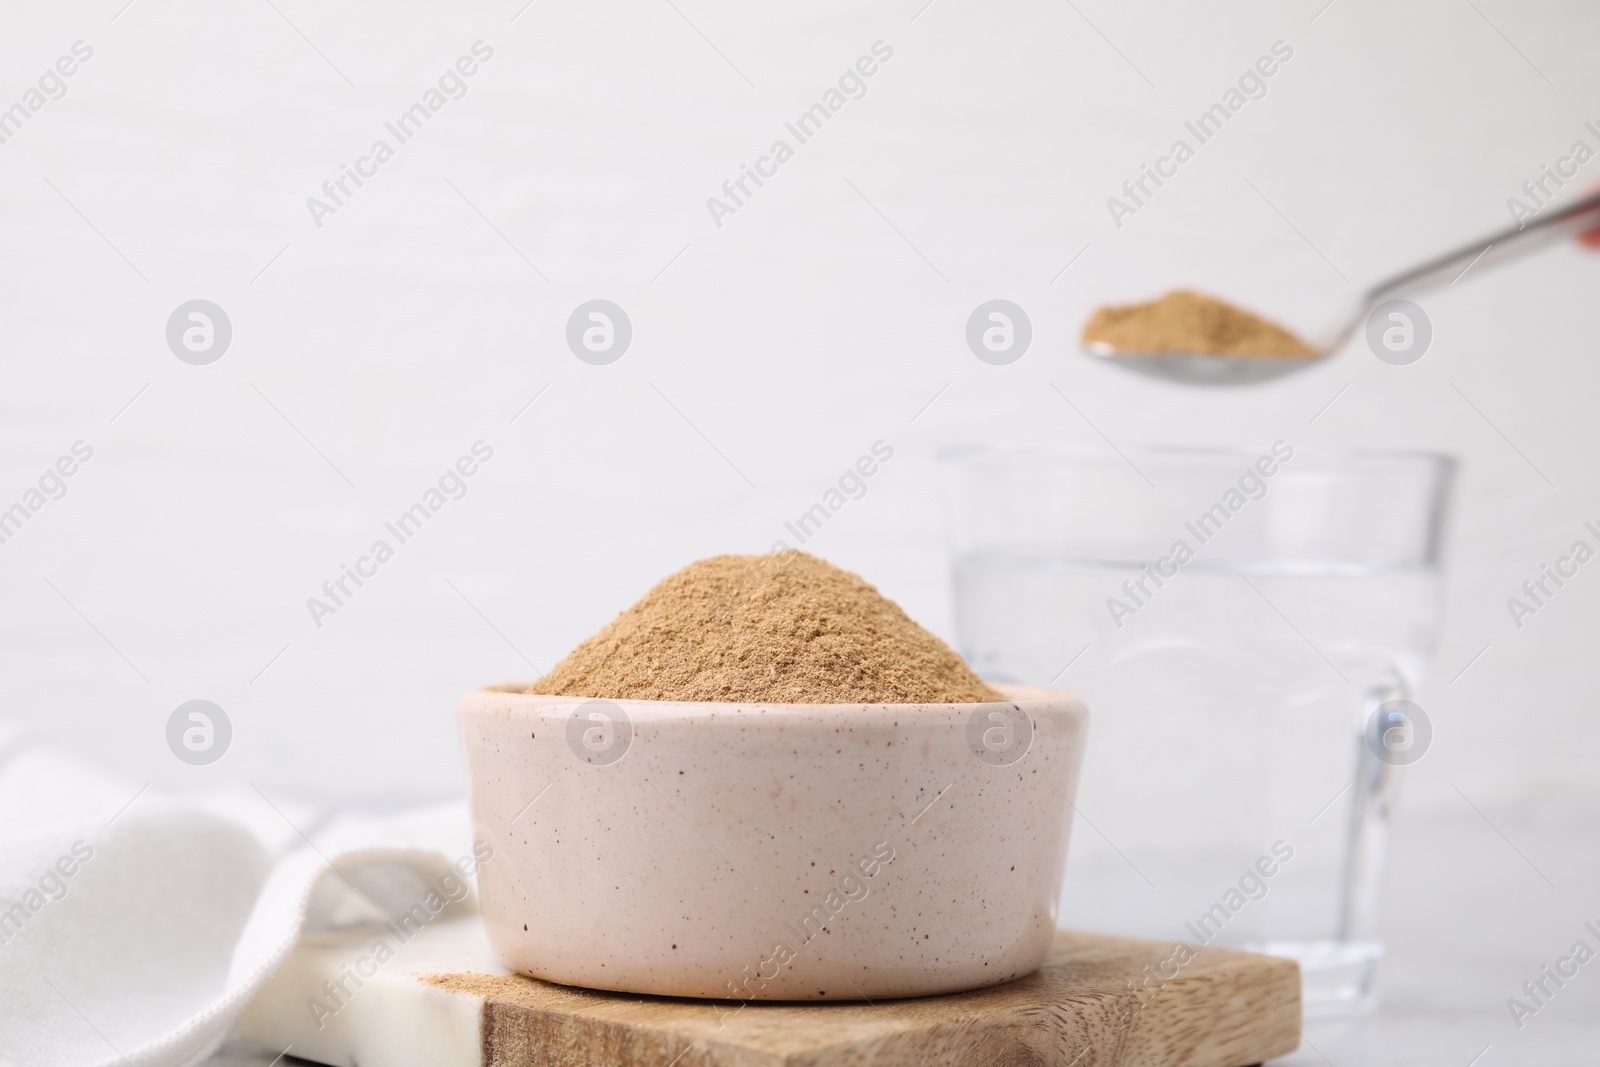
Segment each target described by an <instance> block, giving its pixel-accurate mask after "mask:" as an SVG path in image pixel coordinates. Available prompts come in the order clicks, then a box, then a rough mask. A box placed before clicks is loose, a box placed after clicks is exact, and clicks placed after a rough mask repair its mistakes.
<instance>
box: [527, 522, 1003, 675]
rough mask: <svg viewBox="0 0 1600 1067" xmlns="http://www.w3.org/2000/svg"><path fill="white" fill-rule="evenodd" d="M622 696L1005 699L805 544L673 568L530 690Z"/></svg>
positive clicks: (938, 642)
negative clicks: (799, 547) (805, 549)
mask: <svg viewBox="0 0 1600 1067" xmlns="http://www.w3.org/2000/svg"><path fill="white" fill-rule="evenodd" d="M528 692H530V693H542V694H549V695H554V696H576V697H603V698H608V699H613V700H697V701H724V702H735V701H744V702H757V703H768V704H965V703H977V702H982V701H990V700H995V701H998V700H1004V699H1005V697H1003V696H1001V695H1000V694H999V693H998V692H996V691H995V690H993V689H991V688H989V686H987V685H985V684H984V683H983V681H982V680H981V679H980V678H979V677H978V676H977V675H976V674H974V673H973V672H972V669H971V668H970V667H968V666H967V665H966V663H965V661H963V660H962V659H961V657H960V656H958V655H957V654H956V653H955V652H954V651H952V650H951V648H950V647H949V646H948V645H946V644H945V643H944V642H943V641H941V640H939V638H937V637H935V636H934V635H933V634H931V633H929V632H928V631H927V630H924V629H923V628H922V627H921V626H918V625H917V624H916V623H915V622H912V621H911V619H910V617H909V616H907V615H906V613H905V612H904V611H902V610H901V609H900V606H899V605H898V604H896V603H895V602H894V601H892V600H890V599H889V598H887V597H885V596H884V595H883V594H882V593H879V592H878V591H877V590H876V589H874V588H873V587H872V586H870V585H868V584H867V583H866V582H864V581H863V580H862V579H861V578H860V577H858V576H857V575H855V574H852V573H850V572H849V571H846V570H842V569H841V568H839V567H835V566H834V565H833V564H831V563H828V562H826V561H824V560H821V559H818V558H817V557H816V556H812V555H809V554H807V553H805V552H800V551H797V550H792V549H791V550H789V551H785V552H774V553H770V554H768V555H765V556H712V557H711V558H709V559H703V560H700V561H699V562H698V563H691V564H689V566H687V567H685V568H683V569H682V570H680V571H677V572H676V573H673V574H669V575H668V576H667V577H665V578H663V579H662V580H661V581H660V582H659V583H657V584H656V586H655V587H654V588H653V589H651V590H650V591H649V592H648V593H646V594H645V595H644V596H643V597H642V598H641V599H640V600H639V602H638V603H636V604H634V605H633V606H632V607H631V608H628V609H627V610H626V611H624V612H623V613H622V614H620V615H618V616H617V617H616V618H615V619H613V620H612V621H611V622H609V623H607V624H606V626H605V627H604V628H603V629H602V630H600V632H599V633H597V634H595V635H594V636H593V637H590V638H589V639H588V640H586V641H584V642H583V643H582V644H580V645H579V646H578V647H577V648H575V649H573V650H572V652H571V653H570V654H568V656H567V657H566V658H565V659H563V660H562V661H561V662H560V663H558V664H556V665H555V667H553V668H552V669H551V671H550V673H549V674H546V675H545V676H544V677H543V678H540V679H539V680H538V681H537V682H535V683H534V684H533V686H532V687H531V688H529V689H528Z"/></svg>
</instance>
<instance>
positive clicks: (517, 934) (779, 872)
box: [458, 686, 1088, 1000]
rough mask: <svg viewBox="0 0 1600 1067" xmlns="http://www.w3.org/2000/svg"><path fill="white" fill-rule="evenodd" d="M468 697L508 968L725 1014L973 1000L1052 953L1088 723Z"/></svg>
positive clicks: (477, 820) (1045, 706)
mask: <svg viewBox="0 0 1600 1067" xmlns="http://www.w3.org/2000/svg"><path fill="white" fill-rule="evenodd" d="M524 688H526V687H525V686H497V687H493V688H489V689H479V690H475V691H473V692H471V693H468V694H466V696H464V697H463V698H462V699H461V703H460V706H459V709H458V715H459V720H460V728H461V743H462V748H463V750H464V752H465V755H466V764H467V779H468V799H469V802H470V804H471V807H472V817H473V826H474V833H475V835H476V837H477V839H478V840H479V841H482V842H485V843H487V844H488V845H489V846H490V848H491V849H492V850H493V853H492V856H491V857H490V858H489V859H488V860H487V861H486V862H484V863H483V864H482V866H481V868H480V870H479V875H478V881H479V889H480V892H481V896H482V904H483V914H484V922H485V925H486V927H487V929H488V935H489V941H490V943H491V944H492V945H493V946H494V948H495V950H496V952H498V953H499V955H500V956H501V958H502V959H504V960H505V962H506V964H507V965H509V966H511V967H513V968H515V969H516V970H518V971H521V972H523V973H525V974H530V975H533V976H535V977H537V978H544V979H547V980H550V981H554V982H563V983H567V984H570V985H581V986H590V987H594V988H599V989H617V990H625V991H628V992H635V993H656V994H664V995H670V996H687V997H712V998H727V999H737V1000H856V999H863V998H870V999H874V1000H875V999H878V998H880V997H910V996H921V995H925V994H932V993H948V992H954V991H957V990H963V989H975V988H978V987H981V986H987V985H993V984H995V983H998V982H1004V981H1008V980H1010V979H1013V978H1018V977H1020V976H1022V975H1025V974H1027V973H1029V972H1031V971H1033V970H1034V969H1036V968H1037V967H1038V966H1039V965H1040V964H1041V963H1042V962H1043V961H1044V958H1045V953H1046V951H1047V950H1048V948H1049V946H1050V941H1051V937H1052V935H1053V933H1054V930H1055V926H1056V921H1055V912H1056V901H1057V899H1058V897H1059V889H1060V883H1061V873H1062V869H1063V867H1064V866H1065V861H1066V849H1067V834H1068V830H1069V828H1070V826H1071V820H1070V818H1069V817H1068V812H1069V811H1070V807H1069V804H1068V801H1070V800H1072V799H1073V798H1074V796H1075V793H1076V791H1077V784H1078V769H1079V765H1080V764H1081V762H1082V759H1083V747H1084V740H1085V736H1086V733H1087V724H1088V712H1087V711H1086V710H1085V708H1084V706H1083V703H1082V702H1081V701H1080V700H1078V699H1077V698H1076V697H1074V696H1072V695H1070V694H1067V693H1060V692H1054V691H1051V690H1044V689H1024V688H1019V687H1000V688H1001V689H1002V692H1004V693H1005V695H1006V696H1007V697H1008V698H1010V700H1011V701H1014V703H1002V704H934V705H915V704H898V705H896V704H888V705H885V704H877V705H870V704H711V703H670V702H663V701H638V700H621V701H603V700H584V699H581V698H573V697H547V696H529V695H527V694H524V693H522V692H520V690H521V689H524Z"/></svg>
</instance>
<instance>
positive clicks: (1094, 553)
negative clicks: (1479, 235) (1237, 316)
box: [942, 441, 1455, 1016]
mask: <svg viewBox="0 0 1600 1067" xmlns="http://www.w3.org/2000/svg"><path fill="white" fill-rule="evenodd" d="M942 460H943V474H944V488H945V490H946V497H947V501H946V503H947V510H948V514H949V517H950V524H951V531H952V536H953V545H954V583H955V602H956V626H957V632H958V640H959V644H960V647H961V651H962V653H963V654H964V655H965V656H966V658H967V661H968V662H969V663H970V664H972V666H973V667H974V669H976V670H977V671H978V673H979V674H980V675H982V676H984V677H985V678H989V679H993V680H995V681H1002V682H1020V683H1025V684H1034V685H1054V686H1058V687H1066V688H1071V689H1073V690H1076V691H1077V692H1079V693H1081V694H1082V695H1083V696H1084V697H1085V699H1086V700H1087V701H1088V704H1089V708H1090V714H1091V717H1092V718H1091V722H1092V725H1091V731H1090V732H1091V734H1092V739H1091V741H1090V744H1089V754H1088V760H1087V763H1086V766H1085V768H1084V777H1083V782H1082V786H1081V792H1080V797H1079V802H1078V805H1077V817H1078V820H1079V821H1080V822H1081V823H1082V825H1081V826H1080V827H1079V828H1078V829H1077V830H1076V831H1075V832H1074V833H1073V850H1072V855H1071V858H1070V860H1069V863H1068V870H1067V874H1066V878H1065V880H1064V882H1063V885H1064V890H1063V898H1062V906H1061V915H1062V918H1063V921H1064V922H1065V923H1067V924H1069V925H1075V926H1083V927H1090V928H1099V929H1104V930H1107V931H1111V932H1115V933H1124V934H1135V935H1143V936H1151V937H1160V938H1167V939H1176V940H1182V941H1186V942H1190V943H1214V944H1223V945H1234V946H1239V947H1248V948H1252V949H1255V950H1258V951H1266V952H1272V953H1275V954H1279V955H1287V956H1290V957H1293V958H1294V959H1296V960H1298V961H1299V962H1300V964H1301V968H1302V975H1303V981H1304V996H1305V1010H1306V1013H1307V1015H1309V1016H1316V1015H1334V1014H1342V1013H1345V1012H1348V1011H1352V1010H1356V1009H1359V1008H1362V1007H1365V1006H1366V1005H1368V1004H1369V1003H1370V1002H1371V998H1372V994H1373V983H1374V979H1375V975H1376V968H1377V964H1378V960H1379V958H1380V956H1381V955H1382V951H1383V948H1382V941H1381V939H1380V936H1379V926H1378V919H1379V914H1378V913H1379V888H1380V884H1381V879H1382V873H1383V872H1382V867H1383V858H1384V851H1385V847H1386V844H1387V838H1388V830H1389V820H1390V814H1391V811H1392V808H1393V804H1394V800H1395V795H1396V790H1397V787H1398V784H1399V778H1400V775H1401V773H1402V768H1403V766H1404V765H1405V764H1407V763H1409V762H1414V761H1415V760H1416V759H1417V758H1420V757H1421V755H1422V753H1423V752H1425V751H1426V749H1427V744H1428V740H1429V738H1430V737H1431V729H1430V726H1429V723H1428V720H1427V715H1426V712H1425V711H1424V710H1423V709H1421V708H1419V707H1418V706H1417V705H1416V704H1415V703H1414V702H1413V701H1412V699H1411V696H1412V693H1413V692H1414V690H1415V688H1416V686H1417V685H1418V683H1419V681H1420V680H1421V677H1422V674H1423V671H1424V668H1425V667H1426V665H1427V663H1428V661H1429V659H1430V658H1431V656H1432V654H1433V652H1434V646H1435V643H1436V640H1437V636H1438V631H1439V621H1440V613H1441V585H1442V582H1441V574H1440V568H1441V552H1442V547H1443V539H1444V538H1443V534H1444V527H1445V520H1446V514H1447V511H1448V507H1449V498H1450V490H1451V484H1452V481H1453V478H1454V472H1455V462H1454V461H1453V460H1451V459H1449V458H1447V457H1443V456H1437V455H1429V454H1423V453H1417V452H1378V451H1359V450H1327V449H1312V448H1303V447H1295V446H1292V445H1290V444H1288V443H1286V442H1281V441H1280V442H1277V443H1276V444H1275V445H1272V446H1265V447H1262V448H1258V449H1200V448H1143V449H1123V450H1120V451H1118V450H1113V449H1100V448H1086V447H1085V448H1079V447H1048V446H1044V447H1041V446H1015V447H967V448H958V449H953V450H950V451H948V452H946V453H945V454H944V455H943V457H942Z"/></svg>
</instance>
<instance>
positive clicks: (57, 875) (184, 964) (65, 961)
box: [0, 726, 475, 1067]
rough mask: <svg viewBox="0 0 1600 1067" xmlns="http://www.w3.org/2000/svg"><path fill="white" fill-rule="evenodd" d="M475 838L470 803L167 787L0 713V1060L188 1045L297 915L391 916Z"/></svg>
mask: <svg viewBox="0 0 1600 1067" xmlns="http://www.w3.org/2000/svg"><path fill="white" fill-rule="evenodd" d="M469 856H470V843H469V835H468V830H467V818H466V811H465V806H464V805H460V804H455V805H449V806H445V807H440V808H431V809H425V810H422V811H416V812H411V813H407V814H405V815H401V816H394V817H388V818H383V819H372V818H355V817H345V818H340V819H335V820H330V819H326V818H320V817H319V815H318V813H317V812H316V811H314V810H309V809H307V808H306V807H304V806H303V805H290V804H287V803H285V802H284V801H283V800H282V799H279V798H269V797H268V796H267V795H266V794H265V793H263V792H262V791H260V790H257V789H255V788H254V787H245V788H242V789H239V790H234V791H230V792H228V793H224V794H221V795H218V796H213V797H208V798H206V799H205V800H204V801H202V802H195V801H187V802H178V801H175V800H171V799H168V798H164V797H161V796H158V795H156V791H155V790H151V789H140V788H139V786H138V784H137V783H123V782H119V781H117V780H116V779H114V778H111V777H109V776H105V775H101V774H97V773H95V772H93V771H92V770H89V769H87V768H84V767H82V766H79V765H76V764H74V763H73V762H72V761H71V760H68V759H65V758H63V757H62V756H61V755H59V754H58V753H56V752H53V751H52V750H50V749H49V748H48V747H47V746H44V745H40V744H37V743H30V741H29V739H27V738H25V737H20V736H18V735H16V734H15V733H14V732H7V731H6V729H5V728H4V727H3V726H0V1064H4V1065H12V1064H14V1065H18V1067H113V1065H117V1067H182V1065H186V1064H191V1063H195V1062H196V1061H198V1060H201V1059H204V1058H205V1057H206V1056H208V1055H209V1054H210V1053H211V1052H212V1051H213V1050H215V1049H216V1048H217V1047H218V1045H219V1044H221V1042H222V1041H223V1039H224V1038H225V1037H227V1035H228V1033H229V1030H230V1028H231V1027H232V1024H233V1021H234V1019H235V1018H237V1016H238V1015H239V1013H240V1012H241V1011H242V1010H243V1009H244V1006H245V1005H246V1004H247V1003H248V1002H249V1000H250V998H251V997H252V996H253V995H254V994H255V992H256V991H257V990H259V989H260V988H261V987H262V985H264V984H265V982H266V981H267V979H268V978H269V977H270V976H271V975H272V973H273V970H274V968H276V967H277V966H278V964H279V962H280V961H281V960H282V959H283V958H284V956H285V955H286V954H287V953H288V951H289V950H290V948H292V947H293V945H294V944H295V942H296V941H297V940H298V939H299V937H300V936H301V935H302V933H308V932H313V931H318V930H327V929H331V928H336V927H339V926H344V925H349V924H352V923H359V922H371V921H380V922H381V921H384V920H388V919H393V918H396V917H398V916H399V915H401V914H404V913H406V912H408V911H410V910H411V909H413V908H414V907H415V906H416V905H417V903H418V902H419V901H421V900H423V899H425V898H426V897H427V895H428V893H429V892H430V890H431V889H432V888H433V887H436V886H438V885H439V884H440V883H441V880H450V879H454V878H457V877H458V873H457V872H458V871H459V870H461V869H462V867H458V866H456V864H457V862H458V861H460V860H462V859H463V858H466V857H469ZM460 881H462V882H463V883H465V884H466V885H468V886H470V880H468V879H460ZM447 884H451V885H454V884H455V882H454V881H447ZM452 906H453V907H469V908H470V907H473V906H475V904H474V901H473V899H472V898H471V897H470V896H468V897H467V899H466V900H465V901H463V902H461V903H458V904H454V905H452Z"/></svg>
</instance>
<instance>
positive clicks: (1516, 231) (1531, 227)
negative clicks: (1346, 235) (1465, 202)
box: [1367, 193, 1600, 306]
mask: <svg viewBox="0 0 1600 1067" xmlns="http://www.w3.org/2000/svg"><path fill="white" fill-rule="evenodd" d="M1596 226H1600V193H1593V194H1591V195H1589V196H1586V197H1584V198H1583V199H1582V200H1579V201H1577V202H1576V203H1574V204H1571V205H1569V206H1567V207H1564V208H1562V209H1561V210H1560V211H1554V212H1551V213H1550V214H1548V215H1542V216H1540V217H1539V218H1537V219H1535V220H1533V221H1532V222H1524V223H1523V224H1522V225H1520V226H1514V227H1511V228H1510V229H1506V230H1502V231H1500V232H1499V233H1496V234H1492V235H1491V236H1489V237H1485V238H1483V239H1481V240H1477V241H1474V242H1472V243H1471V244H1469V245H1466V246H1464V247H1462V248H1458V249H1457V250H1455V251H1454V252H1447V253H1446V254H1444V255H1442V256H1439V257H1437V258H1435V259H1430V260H1428V261H1427V262H1426V263H1422V264H1420V265H1419V266H1415V267H1412V268H1410V269H1409V270H1406V271H1403V272H1402V273H1400V274H1397V275H1395V276H1394V277H1392V278H1388V279H1385V280H1384V281H1382V282H1379V283H1378V284H1377V285H1375V286H1373V287H1372V289H1370V290H1369V291H1368V293H1367V304H1368V306H1371V305H1374V304H1379V303H1382V302H1383V301H1384V300H1386V299H1389V298H1390V297H1393V296H1398V295H1400V294H1402V293H1415V292H1418V291H1420V290H1423V289H1431V288H1433V287H1434V286H1437V285H1441V284H1449V283H1452V282H1454V281H1455V280H1456V279H1458V278H1460V277H1461V276H1462V275H1463V274H1465V273H1466V272H1467V270H1468V269H1469V268H1472V267H1475V266H1484V265H1488V264H1491V263H1501V262H1504V261H1506V260H1509V259H1514V258H1516V257H1517V256H1520V255H1522V254H1524V253H1526V252H1531V251H1533V250H1534V249H1536V248H1539V247H1542V246H1543V245H1545V244H1547V243H1549V242H1551V241H1554V240H1558V239H1560V238H1562V237H1568V236H1571V235H1573V234H1578V233H1582V232H1584V231H1585V230H1589V229H1593V228H1594V227H1596Z"/></svg>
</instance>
